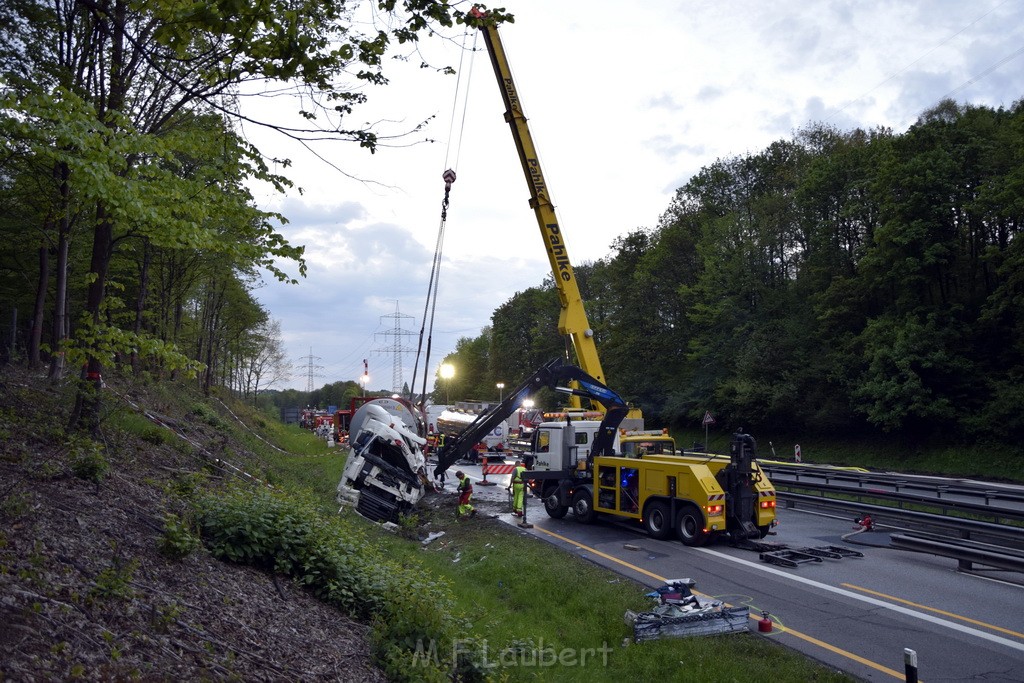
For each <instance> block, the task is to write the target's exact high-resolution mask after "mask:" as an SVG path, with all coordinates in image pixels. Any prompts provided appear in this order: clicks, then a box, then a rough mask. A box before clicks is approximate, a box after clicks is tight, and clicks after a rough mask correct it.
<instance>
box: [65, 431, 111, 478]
mask: <svg viewBox="0 0 1024 683" xmlns="http://www.w3.org/2000/svg"><path fill="white" fill-rule="evenodd" d="M69 445H70V450H71V473H72V474H74V475H75V476H76V477H78V478H79V479H85V480H86V481H91V482H94V483H96V484H99V483H100V482H102V481H103V478H104V477H105V476H106V474H107V470H109V469H110V463H109V462H107V458H106V456H105V455H104V454H103V447H102V446H100V444H98V443H96V442H95V441H93V440H92V439H88V438H85V437H78V436H76V437H73V438H72V439H71V441H70V444H69Z"/></svg>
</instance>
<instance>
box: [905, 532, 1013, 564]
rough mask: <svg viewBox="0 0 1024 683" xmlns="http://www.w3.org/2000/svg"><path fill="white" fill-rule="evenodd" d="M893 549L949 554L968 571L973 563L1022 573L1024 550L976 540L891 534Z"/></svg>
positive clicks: (948, 555) (929, 535)
mask: <svg viewBox="0 0 1024 683" xmlns="http://www.w3.org/2000/svg"><path fill="white" fill-rule="evenodd" d="M889 542H890V543H891V544H892V546H893V547H894V548H901V549H903V550H913V551H916V552H921V553H930V554H932V555H941V556H943V557H952V558H954V559H955V560H957V562H958V563H959V566H960V569H963V570H971V569H973V568H974V563H978V564H983V565H985V566H987V567H995V568H996V569H1006V570H1008V571H1013V572H1024V551H1018V550H1010V549H1007V548H1002V547H998V546H991V545H987V544H984V543H978V542H977V541H966V540H962V541H957V540H951V539H949V538H943V537H941V536H933V535H931V534H891V535H890V536H889Z"/></svg>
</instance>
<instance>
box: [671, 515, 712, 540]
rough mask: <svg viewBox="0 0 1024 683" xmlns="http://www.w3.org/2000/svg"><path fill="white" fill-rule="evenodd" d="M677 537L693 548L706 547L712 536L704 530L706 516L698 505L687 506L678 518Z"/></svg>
mask: <svg viewBox="0 0 1024 683" xmlns="http://www.w3.org/2000/svg"><path fill="white" fill-rule="evenodd" d="M676 535H678V536H679V540H680V541H682V542H683V545H686V546H690V547H691V548H693V547H697V546H700V545H704V544H705V543H706V542H707V540H708V537H709V536H710V535H711V534H709V533H708V532H707V531H705V530H704V515H702V514H701V512H700V510H698V509H697V506H696V505H686V506H684V507H683V509H682V510H680V511H679V516H678V517H676Z"/></svg>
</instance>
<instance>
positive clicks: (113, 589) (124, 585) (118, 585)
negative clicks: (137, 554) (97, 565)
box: [89, 558, 139, 601]
mask: <svg viewBox="0 0 1024 683" xmlns="http://www.w3.org/2000/svg"><path fill="white" fill-rule="evenodd" d="M138 568H139V561H138V560H137V559H134V558H133V559H131V560H129V561H128V562H121V561H118V560H115V562H114V564H113V565H112V566H110V567H107V568H106V569H104V570H103V571H101V572H100V573H99V574H98V575H97V576H96V579H95V581H94V582H93V587H92V589H91V590H90V591H89V598H90V599H91V600H93V601H95V600H106V599H120V600H127V599H129V598H131V597H132V596H133V595H134V593H135V592H134V590H133V589H132V587H131V582H132V580H133V579H134V578H135V572H136V570H137V569H138Z"/></svg>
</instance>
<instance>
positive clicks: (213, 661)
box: [0, 369, 386, 681]
mask: <svg viewBox="0 0 1024 683" xmlns="http://www.w3.org/2000/svg"><path fill="white" fill-rule="evenodd" d="M60 391H61V390H60V389H59V388H54V387H51V386H50V385H48V384H47V383H46V381H45V380H43V379H41V378H38V377H35V376H32V375H29V374H27V373H23V372H17V371H12V370H10V369H4V370H0V440H2V446H0V680H5V681H6V680H13V681H36V680H38V681H44V680H45V681H49V680H68V679H72V678H82V679H85V680H110V679H118V680H121V679H131V678H137V679H142V680H174V681H180V680H196V679H218V680H219V679H236V680H245V681H263V680H267V681H270V680H273V681H280V680H296V681H299V680H308V681H313V680H332V681H383V680H386V679H385V677H384V676H383V674H382V673H381V672H380V671H379V670H377V669H376V668H374V666H373V665H372V663H371V662H370V660H369V654H368V653H369V652H370V645H369V642H368V631H369V629H368V627H367V626H365V625H361V624H358V623H355V622H353V621H351V620H350V619H348V618H346V617H345V616H344V615H343V614H341V613H340V612H339V611H338V610H336V609H334V608H332V607H329V606H327V605H324V604H323V603H320V602H318V601H316V600H315V599H313V598H312V597H310V596H309V595H307V594H306V593H305V592H303V591H302V590H301V589H299V588H297V587H295V586H293V585H291V584H289V583H288V582H287V581H286V580H284V579H279V578H277V577H274V576H272V575H271V574H269V573H266V572H261V571H258V570H255V569H251V568H247V567H239V566H233V565H228V564H224V563H222V562H219V561H216V560H214V559H212V558H211V557H209V555H207V554H206V553H205V552H203V551H202V550H200V551H197V552H193V553H192V554H190V555H189V556H187V557H186V558H185V559H183V560H171V559H168V558H167V557H166V556H165V555H163V554H162V553H161V552H160V551H159V550H158V541H159V539H160V538H161V536H162V529H163V518H164V515H165V513H167V512H174V511H175V508H176V503H175V499H174V497H173V496H171V495H169V494H168V493H167V490H168V487H175V486H180V485H181V482H183V481H187V479H188V476H189V474H190V473H193V472H196V471H199V470H201V469H202V468H203V461H202V459H201V458H198V457H196V456H195V455H194V454H193V453H192V450H191V449H190V448H183V447H181V446H180V444H176V443H175V442H174V440H173V439H170V440H161V439H160V438H158V437H157V436H156V435H155V433H154V435H152V436H151V438H147V439H146V440H142V439H139V438H136V437H133V436H130V435H125V433H124V432H118V431H117V430H112V429H105V430H104V435H105V437H106V443H105V449H104V450H103V456H104V457H105V459H106V460H108V461H109V463H110V467H109V471H108V472H107V473H106V476H105V477H104V478H103V479H102V481H101V482H100V484H98V485H97V484H95V483H93V482H91V481H87V480H83V479H82V478H80V477H78V476H75V475H74V474H73V472H72V469H73V465H72V463H73V462H74V460H75V458H76V453H79V454H80V452H81V450H80V449H78V450H77V451H76V449H75V448H74V447H73V446H72V447H69V446H68V445H67V443H66V440H65V439H64V438H63V437H62V436H60V434H59V433H60V431H61V430H60V428H59V427H57V425H61V424H63V423H64V421H65V419H66V418H65V414H64V413H65V409H66V407H67V406H68V400H67V396H66V394H65V395H61V394H60ZM132 398H133V400H135V401H136V402H138V403H140V404H142V403H145V402H146V400H147V398H146V397H145V396H143V395H141V394H136V395H134V396H133V397H132ZM115 400H117V399H115ZM150 407H151V408H153V409H155V410H158V411H160V410H171V406H170V405H162V406H150ZM171 419H173V420H174V422H175V423H176V424H177V425H178V427H179V429H180V430H182V431H184V432H186V433H187V434H188V435H189V438H190V439H193V440H195V441H197V442H200V443H203V444H205V445H206V446H207V447H208V448H210V449H214V450H215V449H220V450H221V451H223V450H225V449H232V447H233V444H231V443H229V442H227V441H225V437H224V436H223V435H222V434H219V433H217V432H216V431H215V430H213V429H211V428H209V427H207V426H205V425H203V424H201V422H200V421H199V420H198V418H195V417H193V418H191V419H190V418H189V417H188V416H183V415H172V416H171ZM233 450H235V452H237V449H233ZM78 469H79V471H80V468H78Z"/></svg>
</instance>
